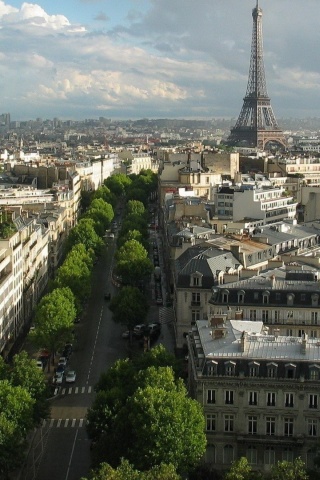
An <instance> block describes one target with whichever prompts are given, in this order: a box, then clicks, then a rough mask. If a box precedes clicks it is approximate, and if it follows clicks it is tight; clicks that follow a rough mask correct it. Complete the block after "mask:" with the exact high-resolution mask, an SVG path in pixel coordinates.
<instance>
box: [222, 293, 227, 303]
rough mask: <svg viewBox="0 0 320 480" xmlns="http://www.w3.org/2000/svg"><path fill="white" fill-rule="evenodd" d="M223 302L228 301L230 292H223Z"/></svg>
mask: <svg viewBox="0 0 320 480" xmlns="http://www.w3.org/2000/svg"><path fill="white" fill-rule="evenodd" d="M222 303H228V293H227V292H222Z"/></svg>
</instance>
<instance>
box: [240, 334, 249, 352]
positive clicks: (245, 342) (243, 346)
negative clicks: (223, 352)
mask: <svg viewBox="0 0 320 480" xmlns="http://www.w3.org/2000/svg"><path fill="white" fill-rule="evenodd" d="M247 345H248V333H247V332H244V331H243V332H242V335H241V344H240V348H241V353H244V352H245V351H246V349H247Z"/></svg>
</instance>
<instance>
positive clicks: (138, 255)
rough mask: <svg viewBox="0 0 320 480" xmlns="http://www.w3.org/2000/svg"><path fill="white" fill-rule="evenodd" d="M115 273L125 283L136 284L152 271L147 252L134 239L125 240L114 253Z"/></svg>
mask: <svg viewBox="0 0 320 480" xmlns="http://www.w3.org/2000/svg"><path fill="white" fill-rule="evenodd" d="M116 260H117V273H118V274H119V275H121V276H122V278H123V279H125V281H126V283H127V284H130V285H137V284H138V283H139V282H140V281H142V280H143V279H144V278H146V277H147V276H149V275H151V273H152V271H153V264H152V262H151V261H150V259H149V258H148V252H147V251H146V249H145V248H144V247H143V245H141V243H139V242H137V241H136V240H129V241H128V242H125V243H124V244H123V245H122V247H120V248H119V250H118V251H117V253H116Z"/></svg>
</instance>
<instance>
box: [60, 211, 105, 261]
mask: <svg viewBox="0 0 320 480" xmlns="http://www.w3.org/2000/svg"><path fill="white" fill-rule="evenodd" d="M79 243H82V244H83V245H84V246H85V248H86V249H87V250H93V251H94V252H95V253H100V251H101V248H102V247H103V241H102V240H101V238H100V237H99V235H98V234H97V233H96V231H95V222H94V220H92V218H83V219H81V220H80V221H79V223H78V224H77V225H76V226H75V227H74V228H73V229H72V230H71V232H70V233H69V236H68V239H67V242H66V249H67V251H69V250H71V249H72V247H73V246H74V245H77V244H79Z"/></svg>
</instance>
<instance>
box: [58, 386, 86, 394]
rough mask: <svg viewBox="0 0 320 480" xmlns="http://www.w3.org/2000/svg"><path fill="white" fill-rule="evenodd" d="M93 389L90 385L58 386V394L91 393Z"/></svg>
mask: <svg viewBox="0 0 320 480" xmlns="http://www.w3.org/2000/svg"><path fill="white" fill-rule="evenodd" d="M93 392H94V389H93V388H92V387H91V386H90V387H60V388H59V391H58V393H59V395H71V394H75V395H77V394H81V393H93Z"/></svg>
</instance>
